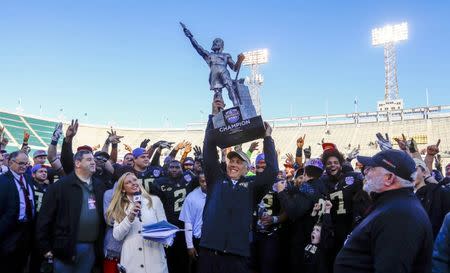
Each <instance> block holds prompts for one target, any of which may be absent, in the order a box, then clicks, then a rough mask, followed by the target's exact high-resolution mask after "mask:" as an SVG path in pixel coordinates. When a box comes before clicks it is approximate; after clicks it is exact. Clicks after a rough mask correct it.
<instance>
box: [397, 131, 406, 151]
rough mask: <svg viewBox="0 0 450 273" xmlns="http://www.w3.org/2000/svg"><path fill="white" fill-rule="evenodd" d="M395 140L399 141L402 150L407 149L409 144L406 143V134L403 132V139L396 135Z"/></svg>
mask: <svg viewBox="0 0 450 273" xmlns="http://www.w3.org/2000/svg"><path fill="white" fill-rule="evenodd" d="M394 140H395V141H396V142H397V144H398V147H399V148H400V150H402V151H406V148H407V144H406V137H405V135H404V134H402V139H400V138H398V137H396V138H394Z"/></svg>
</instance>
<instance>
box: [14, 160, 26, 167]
mask: <svg viewBox="0 0 450 273" xmlns="http://www.w3.org/2000/svg"><path fill="white" fill-rule="evenodd" d="M11 161H12V162H14V163H16V164H17V165H19V166H21V167H23V166H26V165H27V164H28V162H17V161H15V160H11Z"/></svg>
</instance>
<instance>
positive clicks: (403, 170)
mask: <svg viewBox="0 0 450 273" xmlns="http://www.w3.org/2000/svg"><path fill="white" fill-rule="evenodd" d="M357 159H358V161H359V162H360V163H361V164H363V165H364V167H383V168H385V169H386V170H388V171H390V172H391V173H393V174H395V175H396V176H399V177H401V178H403V179H406V180H409V181H413V179H412V178H411V175H412V174H413V173H414V172H415V171H416V163H415V162H414V160H413V159H412V157H410V156H409V155H408V154H407V153H405V152H403V151H399V150H394V149H390V150H386V151H381V152H379V153H377V154H376V155H374V156H372V157H369V156H358V157H357Z"/></svg>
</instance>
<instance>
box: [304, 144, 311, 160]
mask: <svg viewBox="0 0 450 273" xmlns="http://www.w3.org/2000/svg"><path fill="white" fill-rule="evenodd" d="M303 154H304V155H305V158H306V159H310V158H311V146H308V148H305V149H304V150H303Z"/></svg>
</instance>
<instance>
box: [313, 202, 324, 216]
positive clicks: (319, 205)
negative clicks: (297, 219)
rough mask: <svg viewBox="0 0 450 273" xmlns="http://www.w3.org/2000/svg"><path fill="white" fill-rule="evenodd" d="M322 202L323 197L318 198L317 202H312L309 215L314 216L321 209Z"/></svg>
mask: <svg viewBox="0 0 450 273" xmlns="http://www.w3.org/2000/svg"><path fill="white" fill-rule="evenodd" d="M322 202H323V199H320V200H319V202H317V203H315V204H314V207H313V210H312V212H311V216H313V217H314V216H316V215H317V214H318V213H319V211H320V210H321V209H322Z"/></svg>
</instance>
